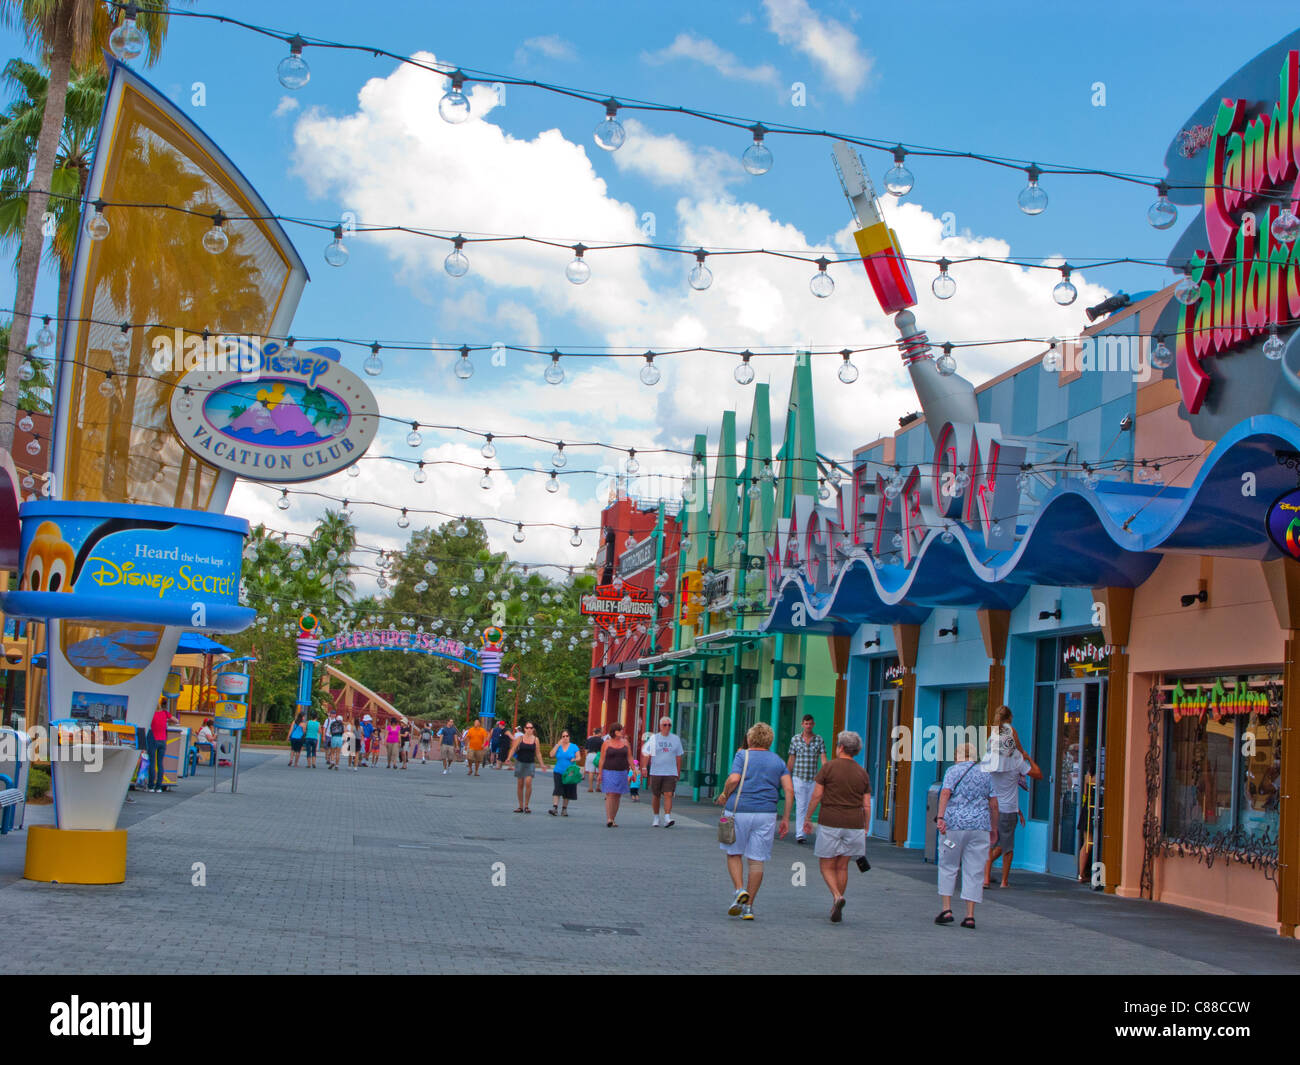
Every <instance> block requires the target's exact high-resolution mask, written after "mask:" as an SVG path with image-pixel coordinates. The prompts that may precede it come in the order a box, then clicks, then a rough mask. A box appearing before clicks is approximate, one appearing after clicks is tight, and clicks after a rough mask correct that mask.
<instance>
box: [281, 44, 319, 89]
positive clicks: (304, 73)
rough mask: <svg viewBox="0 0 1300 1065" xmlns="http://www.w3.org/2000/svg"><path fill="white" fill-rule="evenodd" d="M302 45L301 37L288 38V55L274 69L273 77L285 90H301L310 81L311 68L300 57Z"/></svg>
mask: <svg viewBox="0 0 1300 1065" xmlns="http://www.w3.org/2000/svg"><path fill="white" fill-rule="evenodd" d="M303 43H304V42H303V40H302V38H301V37H290V38H289V41H288V44H289V54H288V55H287V56H285V57H284V58H283V59H281V60H280V62H279V64H278V65H277V66H276V68H275V76H276V77H277V78H279V79H280V84H281V85H283V86H284V87H285V88H286V89H295V90H296V89H301V88H302V87H303V86H304V85H306V84H307V82H309V81H311V67H309V66H308V65H307V60H305V59H303V57H302V46H303Z"/></svg>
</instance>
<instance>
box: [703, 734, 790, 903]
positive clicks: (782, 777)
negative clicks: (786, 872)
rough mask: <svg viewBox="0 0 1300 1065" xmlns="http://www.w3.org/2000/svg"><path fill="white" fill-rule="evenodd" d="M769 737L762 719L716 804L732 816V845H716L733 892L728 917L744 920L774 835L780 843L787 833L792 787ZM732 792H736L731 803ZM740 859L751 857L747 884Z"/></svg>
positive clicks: (758, 884)
mask: <svg viewBox="0 0 1300 1065" xmlns="http://www.w3.org/2000/svg"><path fill="white" fill-rule="evenodd" d="M772 738H773V733H772V726H771V725H767V724H764V723H763V722H761V721H760V722H759V723H758V724H757V725H755V726H754V727H753V728H751V729H750V730H749V731H748V732H747V733H746V734H745V744H746V747H747V749H746V750H741V751H737V752H736V758H735V760H734V761H733V762H732V763H731V775H730V776H729V777H727V782H726V783H725V784H723V785H722V793H721V794H720V795H719V796H718V797H717V798H716V799H715V800H714V802H716V803H718V804H719V805H724V804H725V805H724V808H725V809H726V810H727V811H728V812H730V813H731V814H732V815H733V817H734V818H735V822H736V841H735V842H734V843H722V844H719V846H721V847H722V850H723V853H725V854H726V856H727V872H728V873H730V874H731V883H732V886H733V887H734V888H735V889H736V897H735V898H734V899H732V900H731V905H730V906H729V907H728V908H727V913H729V914H730V915H731V916H732V917H740V918H741V919H742V920H745V921H752V920H753V919H754V897H755V896H756V895H757V894H758V889H759V886H760V885H761V884H762V883H763V863H764V862H765V861H767V860H768V858H770V857H771V856H772V837H773V836H774V835H778V834H779V835H780V836H781V838H782V839H784V838H785V834H786V833H787V832H788V831H790V804H791V802H793V800H794V785H793V784H792V783H791V781H790V771H789V770H788V769H787V768H786V765H785V762H783V761H782V760H781V758H780V757H779V756H778V755H775V754H773V753H772V751H771V750H770V748H771V746H772ZM736 792H738V793H739V794H738V795H736V797H735V798H734V799H733V798H732V795H733V793H736ZM778 792H783V793H784V795H785V809H784V810H783V812H782V814H781V823H780V825H779V826H778V825H777V822H776V801H777V795H778ZM742 858H748V859H749V879H748V881H745V880H743V879H742V874H743V873H744V868H743V865H742Z"/></svg>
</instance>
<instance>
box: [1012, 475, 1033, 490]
mask: <svg viewBox="0 0 1300 1065" xmlns="http://www.w3.org/2000/svg"><path fill="white" fill-rule="evenodd" d="M1032 483H1033V479H1032V478H1031V477H1030V476H1029V471H1028V470H1021V471H1020V472H1019V473H1018V474H1017V475H1016V488H1017V489H1019V491H1020V492H1021V494H1024V493H1025V492H1028V491H1029V486H1030V485H1031V484H1032Z"/></svg>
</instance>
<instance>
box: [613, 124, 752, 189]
mask: <svg viewBox="0 0 1300 1065" xmlns="http://www.w3.org/2000/svg"><path fill="white" fill-rule="evenodd" d="M623 126H624V127H625V128H626V129H627V141H626V142H624V144H623V147H621V148H620V149H619V150H618V151H616V152H615V153H614V165H615V166H616V167H618V169H619V170H621V171H623V172H625V173H631V174H637V175H639V176H641V177H643V178H646V179H648V180H650V181H653V182H654V183H655V184H657V185H666V186H670V187H672V186H676V187H679V188H683V189H686V190H688V191H692V192H694V193H695V194H696V195H700V194H704V193H710V192H717V191H721V190H723V189H725V188H726V187H727V186H728V185H731V184H732V183H734V182H737V181H740V180H742V179H743V178H744V177H745V176H746V175H745V169H744V167H742V166H741V164H740V159H739V157H738V156H736V154H735V153H733V152H724V151H722V150H721V149H719V148H712V147H707V148H697V147H695V146H694V145H692V144H688V143H687V142H686V141H684V140H682V139H681V138H680V137H677V136H674V135H673V134H671V133H654V132H652V131H651V130H650V129H648V128H647V127H646V126H644V125H642V124H641V123H640V122H638V121H637V120H636V119H634V118H631V119H627V120H626V121H624V122H623Z"/></svg>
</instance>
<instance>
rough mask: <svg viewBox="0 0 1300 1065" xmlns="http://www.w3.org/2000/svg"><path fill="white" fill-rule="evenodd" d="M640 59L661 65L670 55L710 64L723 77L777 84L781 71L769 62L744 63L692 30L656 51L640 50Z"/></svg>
mask: <svg viewBox="0 0 1300 1065" xmlns="http://www.w3.org/2000/svg"><path fill="white" fill-rule="evenodd" d="M641 59H642V60H643V61H644V62H646V63H649V64H650V65H651V66H661V65H662V64H664V63H668V62H671V61H672V60H674V59H688V60H691V61H692V62H695V63H702V64H703V65H704V66H706V67H712V68H713V69H714V70H716V71H717V72H718V73H719V74H721V75H722V76H723V77H724V78H730V79H732V80H733V81H752V82H756V83H758V84H760V85H772V86H779V85H780V84H781V75H780V74H779V73H777V69H776V67H774V66H772V64H771V63H761V64H759V65H757V66H755V65H754V64H752V63H747V62H746V61H745V60H743V59H741V58H740V57H739V56H736V55H734V54H732V53H731V52H728V51H727V50H726V49H724V48H721V47H719V46H718V45H717V44H715V43H714V42H713V41H711V40H709V39H708V38H707V37H699V36H696V35H695V34H694V33H679V34H678V35H677V36H676V37H675V38H673V43H672V44H670V45H668V46H667V47H666V48H660V49H659V50H658V51H657V52H642V53H641Z"/></svg>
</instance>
